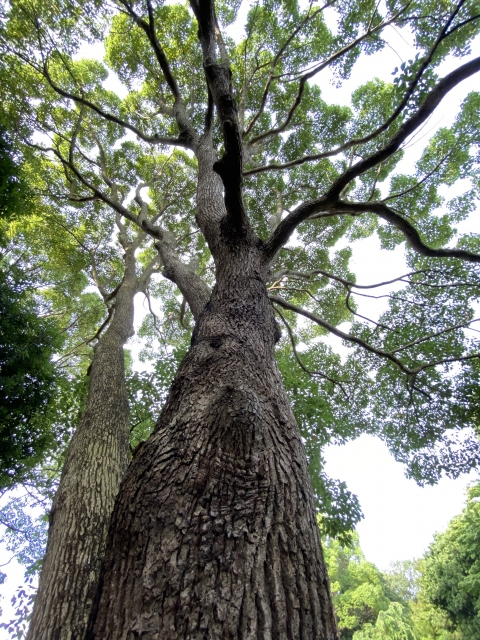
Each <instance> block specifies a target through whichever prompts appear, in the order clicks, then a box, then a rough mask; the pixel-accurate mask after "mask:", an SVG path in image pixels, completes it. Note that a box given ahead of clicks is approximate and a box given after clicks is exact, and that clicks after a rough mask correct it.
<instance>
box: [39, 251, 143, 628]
mask: <svg viewBox="0 0 480 640" xmlns="http://www.w3.org/2000/svg"><path fill="white" fill-rule="evenodd" d="M137 287H138V282H137V278H136V275H135V257H134V247H130V248H128V249H127V250H126V254H125V275H124V278H123V281H122V283H121V285H120V287H119V289H118V292H117V294H116V298H115V310H114V314H113V317H112V320H111V323H110V325H109V327H108V329H107V331H106V332H105V333H104V335H103V336H102V337H101V338H100V340H99V342H98V343H97V345H96V347H95V352H94V358H93V361H92V365H91V372H90V385H89V391H88V400H87V406H86V410H85V413H84V414H83V416H82V417H81V419H80V422H79V424H78V427H77V430H76V432H75V434H74V436H73V438H72V441H71V443H70V446H69V448H68V452H67V457H66V461H65V465H64V468H63V471H62V477H61V480H60V485H59V488H58V491H57V493H56V495H55V498H54V501H53V506H52V510H51V513H50V529H49V537H48V545H47V551H46V556H45V560H44V564H43V568H42V573H41V577H40V585H39V590H38V594H37V597H36V600H35V607H34V611H33V617H32V621H31V624H30V629H29V633H28V636H27V637H28V640H73V639H77V640H80V639H82V638H84V637H85V630H86V625H87V622H88V619H89V617H90V615H91V609H92V603H93V600H94V595H95V592H96V589H97V584H98V578H99V574H100V568H101V562H102V559H103V556H104V553H105V544H106V536H107V531H108V525H109V521H110V516H111V513H112V509H113V505H114V500H115V498H116V496H117V493H118V488H119V486H120V482H121V480H122V477H123V475H124V473H125V470H126V468H127V466H128V463H129V458H130V447H129V406H128V398H127V390H126V385H125V366H124V352H123V346H124V344H125V342H126V341H127V340H128V338H129V337H131V336H132V335H133V299H134V297H135V294H136V292H137Z"/></svg>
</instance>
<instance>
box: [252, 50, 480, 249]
mask: <svg viewBox="0 0 480 640" xmlns="http://www.w3.org/2000/svg"><path fill="white" fill-rule="evenodd" d="M478 71H480V57H477V58H475V59H474V60H471V61H470V62H467V63H465V64H463V65H462V66H461V67H459V68H458V69H455V71H452V72H451V73H449V74H448V75H447V76H445V78H443V79H442V80H440V81H439V82H438V83H437V85H436V86H435V87H434V88H433V89H432V90H431V91H430V93H429V94H428V95H427V97H426V98H425V100H424V102H423V103H422V105H421V106H420V107H419V108H418V109H417V111H416V112H415V113H414V115H413V116H412V117H411V118H409V119H408V120H407V121H406V122H405V123H404V124H403V125H402V126H401V127H400V128H399V130H398V131H397V133H396V134H395V135H394V136H393V137H392V139H391V140H390V142H389V143H388V144H386V145H385V146H384V147H382V149H380V150H379V151H376V152H375V153H373V154H372V155H370V156H369V157H368V158H365V160H361V161H360V162H358V163H357V164H355V165H353V166H352V167H349V168H348V169H347V170H346V171H345V172H344V173H343V175H342V176H340V178H338V180H336V181H335V182H334V183H333V185H332V187H331V188H330V189H329V190H328V191H327V193H326V194H324V195H323V196H321V197H320V198H318V199H317V200H310V201H307V202H304V203H302V204H301V205H299V206H298V207H297V208H296V209H294V210H293V211H292V212H291V213H290V214H289V215H288V216H287V217H286V218H285V219H284V220H282V222H281V223H280V224H279V225H278V227H277V229H276V230H275V231H274V233H273V234H272V235H271V236H270V238H269V239H268V241H267V242H266V244H265V247H264V252H265V260H266V261H267V262H268V261H270V260H271V259H272V257H273V256H274V255H275V253H276V252H277V251H278V249H279V248H280V247H281V246H282V245H283V244H285V243H286V242H287V241H288V239H289V238H290V236H291V234H292V233H293V231H294V230H295V228H296V227H297V226H298V225H299V224H300V223H301V222H303V221H304V220H306V219H307V218H308V217H310V216H312V215H313V214H316V213H320V212H322V214H323V215H332V213H333V214H334V213H335V212H336V213H337V214H341V213H351V214H353V215H355V214H359V213H362V212H364V211H373V212H375V213H379V211H380V209H379V207H384V209H383V211H385V210H386V209H388V207H386V205H384V204H382V203H371V204H370V203H363V204H362V205H361V207H363V209H362V208H358V206H357V205H350V204H348V205H347V206H346V207H345V206H343V204H342V205H341V206H336V204H337V201H338V198H339V197H340V195H341V193H342V191H343V190H344V189H345V187H346V186H347V185H348V184H349V183H350V182H351V181H352V180H354V179H355V178H357V177H358V176H360V175H361V174H363V173H365V172H366V171H368V170H369V169H371V168H372V167H375V166H376V165H378V164H379V163H380V162H384V161H385V160H387V158H389V157H390V156H391V155H393V154H394V153H395V152H396V151H397V150H398V149H399V148H400V146H401V145H402V144H403V142H405V140H406V139H407V138H408V136H410V135H411V134H412V133H413V132H414V131H415V130H416V129H418V127H419V126H420V125H421V124H423V122H425V120H427V118H429V117H430V115H431V114H432V113H433V112H434V111H435V109H436V108H437V106H438V105H439V104H440V102H441V100H442V99H443V98H444V97H445V96H446V95H447V93H448V92H449V91H451V90H452V89H453V88H454V87H456V86H457V84H459V83H460V82H462V81H463V80H465V79H466V78H469V77H470V76H472V75H473V74H475V73H477V72H478ZM355 206H357V209H355V208H354V207H355ZM369 207H376V208H377V210H376V211H374V209H373V208H369ZM392 213H393V212H392ZM388 215H389V214H388ZM390 217H391V221H393V219H395V220H397V222H398V224H401V225H402V227H403V228H402V231H404V233H406V235H407V233H410V235H411V237H409V240H410V241H411V242H412V246H414V248H415V247H417V246H418V247H419V249H421V248H422V247H423V248H425V250H426V251H434V250H433V249H430V248H429V247H427V246H426V245H424V244H423V243H422V241H421V240H420V237H419V236H418V232H416V231H415V229H414V228H413V227H412V226H411V225H409V223H407V222H406V220H405V219H404V218H402V217H401V216H398V215H397V214H393V216H390ZM399 228H400V227H399ZM417 237H418V238H417ZM440 251H445V252H447V253H438V252H437V253H435V254H433V253H424V255H435V256H437V257H440V256H450V257H461V258H463V259H465V260H471V261H473V262H477V258H472V257H467V256H474V254H470V253H469V252H468V251H467V252H463V251H461V250H452V251H456V253H455V255H454V254H452V253H451V252H450V250H447V249H444V250H440Z"/></svg>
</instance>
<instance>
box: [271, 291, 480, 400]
mask: <svg viewBox="0 0 480 640" xmlns="http://www.w3.org/2000/svg"><path fill="white" fill-rule="evenodd" d="M268 297H269V298H270V300H272V302H275V303H277V304H279V305H280V306H281V307H283V308H284V309H288V310H290V311H294V312H295V313H298V314H300V315H302V316H304V317H305V318H308V319H309V320H311V321H312V322H315V323H316V324H318V325H320V326H321V327H323V328H324V329H327V331H329V332H330V333H332V334H333V335H335V336H337V337H338V338H341V339H342V340H346V341H347V342H351V343H353V344H356V345H358V346H360V347H362V348H363V349H365V350H366V351H369V352H370V353H373V354H374V355H376V356H379V357H380V358H384V359H386V360H390V362H393V363H394V364H395V365H396V366H397V367H398V368H399V369H400V371H402V373H405V374H406V375H407V376H412V377H415V376H416V375H417V374H419V373H420V372H421V371H424V370H425V369H428V368H431V367H436V366H439V365H442V364H448V363H451V362H462V361H465V360H471V359H473V358H478V357H480V353H473V354H470V355H466V356H457V357H452V358H443V359H441V360H436V361H434V362H428V363H426V364H421V365H418V366H417V367H414V368H412V369H410V368H409V367H407V366H405V365H404V364H403V362H402V361H401V360H399V359H398V358H397V357H396V356H395V355H394V353H393V352H392V351H385V350H384V349H379V348H377V347H374V346H373V345H371V344H369V343H368V342H366V341H365V340H362V339H361V338H358V337H357V336H353V335H351V334H350V333H345V332H344V331H340V329H337V328H336V327H334V326H333V325H331V324H330V323H328V322H326V321H325V320H323V319H322V318H320V317H319V316H317V315H315V314H314V313H312V312H311V311H308V310H307V309H303V308H302V307H298V306H297V305H294V304H291V303H290V302H287V301H286V300H284V299H283V298H280V296H274V295H269V296H268ZM417 390H418V389H417Z"/></svg>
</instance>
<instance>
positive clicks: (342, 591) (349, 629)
mask: <svg viewBox="0 0 480 640" xmlns="http://www.w3.org/2000/svg"><path fill="white" fill-rule="evenodd" d="M324 553H325V562H326V565H327V569H328V575H329V577H330V588H331V591H332V597H333V603H334V606H335V611H336V614H337V620H338V627H339V631H340V637H341V640H350V639H351V638H354V637H355V638H356V636H355V635H354V634H355V633H356V632H358V631H359V630H360V629H362V628H363V627H364V626H365V625H367V624H374V623H375V621H376V620H377V618H378V616H379V614H380V612H384V611H387V610H388V608H389V603H390V601H389V598H388V595H387V592H386V585H385V580H384V577H383V576H382V574H381V573H380V571H379V570H378V569H377V567H376V566H375V565H374V564H372V563H371V562H368V561H367V560H366V559H365V557H364V555H363V553H362V550H361V549H360V545H359V542H358V536H357V535H353V536H352V545H351V546H342V545H341V544H340V543H339V541H338V540H333V539H327V541H326V543H325V545H324ZM367 637H368V636H367Z"/></svg>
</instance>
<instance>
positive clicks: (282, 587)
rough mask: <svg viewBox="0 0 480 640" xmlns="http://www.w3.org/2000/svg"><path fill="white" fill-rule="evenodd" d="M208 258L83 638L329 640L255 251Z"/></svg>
mask: <svg viewBox="0 0 480 640" xmlns="http://www.w3.org/2000/svg"><path fill="white" fill-rule="evenodd" d="M216 259H217V284H216V286H215V288H214V290H213V292H212V296H211V298H210V301H209V303H208V304H207V305H206V307H205V309H204V311H203V313H202V315H201V317H200V320H199V322H198V323H197V327H196V330H195V332H194V335H193V338H192V347H191V349H190V351H189V353H188V354H187V356H186V357H185V359H184V361H183V363H182V365H181V367H180V369H179V372H178V374H177V377H176V379H175V381H174V383H173V386H172V389H171V392H170V395H169V399H168V401H167V404H166V406H165V408H164V410H163V412H162V415H161V417H160V419H159V422H158V425H157V427H156V430H155V432H154V433H153V434H152V436H151V437H150V438H149V440H148V441H147V443H146V444H145V445H143V447H142V448H141V449H140V450H139V452H138V454H137V455H136V456H135V458H134V460H133V461H132V464H131V466H130V468H129V470H128V472H127V474H126V477H125V480H124V482H123V484H122V490H121V492H120V495H119V499H118V500H117V503H116V507H115V511H114V515H113V519H112V528H111V532H110V539H109V543H108V550H107V556H106V561H105V572H104V575H103V578H102V590H101V594H100V597H99V607H98V613H97V616H96V624H95V627H94V630H93V631H92V634H91V637H94V638H96V639H102V640H127V639H128V640H133V639H134V638H142V640H180V639H182V640H187V639H188V640H203V639H209V640H217V639H218V640H228V639H238V640H240V639H241V640H268V639H272V640H273V639H277V638H282V639H283V638H285V639H300V638H301V639H305V640H310V639H318V640H334V638H336V627H335V621H334V615H333V611H332V607H331V604H330V600H329V587H328V578H327V575H326V570H325V565H324V563H323V558H322V552H321V547H320V540H319V533H318V527H317V526H316V521H315V510H314V507H313V501H312V498H311V492H310V491H309V489H308V487H309V483H310V480H309V476H308V470H307V466H306V460H305V453H304V450H303V445H302V444H301V441H300V437H299V433H298V428H297V426H296V423H295V420H294V417H293V414H292V411H291V409H290V406H289V403H288V399H287V397H286V394H285V391H284V388H283V384H282V380H281V377H280V374H279V372H278V370H277V367H276V364H275V360H274V343H275V334H276V328H275V320H274V316H273V312H272V309H271V307H270V304H269V301H268V297H267V292H266V289H265V285H264V283H263V282H262V279H261V271H260V254H259V252H258V251H257V250H256V249H255V248H254V247H253V246H252V245H250V244H248V243H243V244H242V242H239V243H238V244H237V245H232V246H228V244H225V245H224V253H223V255H217V256H216ZM305 487H306V488H307V489H305Z"/></svg>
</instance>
